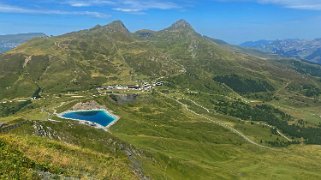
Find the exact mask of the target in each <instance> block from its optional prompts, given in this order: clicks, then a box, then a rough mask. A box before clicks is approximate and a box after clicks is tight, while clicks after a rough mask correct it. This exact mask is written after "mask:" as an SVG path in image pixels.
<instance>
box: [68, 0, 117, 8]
mask: <svg viewBox="0 0 321 180" xmlns="http://www.w3.org/2000/svg"><path fill="white" fill-rule="evenodd" d="M63 4H69V5H70V6H73V7H88V6H103V5H114V4H115V2H114V1H109V0H87V1H84V0H67V1H66V2H64V3H63Z"/></svg>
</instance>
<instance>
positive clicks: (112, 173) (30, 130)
mask: <svg viewBox="0 0 321 180" xmlns="http://www.w3.org/2000/svg"><path fill="white" fill-rule="evenodd" d="M78 95H79V96H82V97H81V98H78V97H77V98H75V97H71V96H61V97H58V96H55V95H50V96H45V98H41V99H37V100H33V103H32V107H31V108H30V107H29V108H25V109H22V110H20V111H19V112H18V113H16V114H13V115H10V116H7V117H2V118H1V119H0V121H1V122H4V123H7V124H11V123H13V124H15V123H19V122H20V121H26V123H24V124H22V125H21V126H18V127H15V128H13V129H11V130H10V131H8V132H3V133H1V134H0V148H1V149H2V151H1V157H4V158H1V160H0V161H1V165H0V176H1V178H8V177H22V176H26V177H30V178H34V177H81V178H98V179H101V178H103V177H107V178H111V179H134V178H140V179H143V178H147V179H148V178H151V179H181V178H182V177H184V178H185V179H217V178H219V179H255V178H256V179H306V178H309V179H320V178H321V173H320V172H319V170H320V169H321V165H320V163H319V162H320V161H321V151H320V146H318V145H304V144H298V145H290V146H284V147H274V146H272V145H271V144H270V143H268V142H279V141H280V142H285V143H287V142H291V140H292V138H290V137H287V136H286V135H284V134H282V132H279V133H277V134H273V133H271V128H272V127H271V126H269V125H267V124H264V123H261V122H250V121H244V120H240V119H236V118H231V117H229V116H225V115H222V114H218V113H217V112H216V111H214V110H213V109H211V108H209V107H208V106H206V105H205V104H206V103H202V99H195V97H193V96H191V97H189V96H187V95H184V94H182V93H178V92H172V93H160V92H149V93H144V94H140V95H139V97H138V99H137V100H136V101H134V102H129V103H122V104H119V103H117V102H115V101H113V100H112V99H110V98H109V96H97V97H93V96H92V95H91V94H89V93H88V94H80V93H79V94H78ZM90 100H95V101H96V102H98V103H100V104H102V105H105V106H106V107H108V108H110V109H112V110H113V112H114V113H115V114H118V115H121V117H122V118H121V119H120V120H119V121H118V122H117V123H116V124H115V125H113V126H112V127H110V128H109V132H105V131H102V130H98V129H95V128H91V127H89V126H85V125H80V124H78V123H77V122H74V121H69V120H64V119H60V118H58V117H57V116H55V114H56V113H59V112H62V111H65V110H67V109H70V108H71V107H72V106H73V105H74V104H76V103H78V102H86V101H90ZM31 146H32V148H31ZM15 158H17V160H15ZM96 168H98V169H96Z"/></svg>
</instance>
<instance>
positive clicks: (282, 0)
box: [258, 0, 321, 10]
mask: <svg viewBox="0 0 321 180" xmlns="http://www.w3.org/2000/svg"><path fill="white" fill-rule="evenodd" d="M258 2H259V3H266V4H278V5H282V6H285V7H287V8H292V9H306V10H321V1H320V0H259V1H258Z"/></svg>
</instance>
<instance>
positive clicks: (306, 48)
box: [241, 39, 321, 64]
mask: <svg viewBox="0 0 321 180" xmlns="http://www.w3.org/2000/svg"><path fill="white" fill-rule="evenodd" d="M241 46H242V47H246V48H251V49H256V50H260V51H263V52H266V53H272V54H275V55H279V56H284V57H290V58H299V59H304V60H307V61H310V62H314V63H318V64H321V39H315V40H300V39H286V40H274V41H270V40H260V41H249V42H245V43H242V44H241Z"/></svg>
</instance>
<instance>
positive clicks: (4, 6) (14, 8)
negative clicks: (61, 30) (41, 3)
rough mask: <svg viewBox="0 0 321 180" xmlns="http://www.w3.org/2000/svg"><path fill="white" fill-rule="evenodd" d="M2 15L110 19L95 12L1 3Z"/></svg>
mask: <svg viewBox="0 0 321 180" xmlns="http://www.w3.org/2000/svg"><path fill="white" fill-rule="evenodd" d="M0 13H20V14H48V15H50V14H55V15H84V16H92V17H97V18H107V17H110V15H108V14H104V13H100V12H93V11H62V10H47V9H31V8H24V7H19V6H12V5H7V4H2V3H0Z"/></svg>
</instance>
